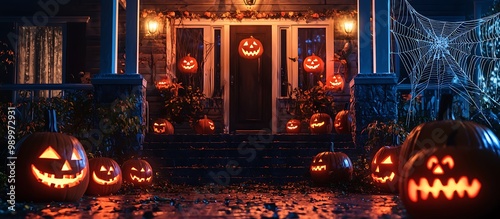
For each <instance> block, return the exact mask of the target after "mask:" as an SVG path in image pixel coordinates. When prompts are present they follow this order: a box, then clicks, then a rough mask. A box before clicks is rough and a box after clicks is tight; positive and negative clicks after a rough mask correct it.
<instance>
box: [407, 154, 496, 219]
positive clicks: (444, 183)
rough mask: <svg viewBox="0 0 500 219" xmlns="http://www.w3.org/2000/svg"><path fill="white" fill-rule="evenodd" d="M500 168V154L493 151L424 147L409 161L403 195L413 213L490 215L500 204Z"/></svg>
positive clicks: (462, 215)
mask: <svg viewBox="0 0 500 219" xmlns="http://www.w3.org/2000/svg"><path fill="white" fill-rule="evenodd" d="M499 170H500V157H499V156H498V155H496V154H495V153H493V152H491V151H487V150H477V149H470V148H463V147H462V148H455V147H447V148H433V149H424V150H422V151H420V152H419V153H417V154H416V155H415V156H413V157H412V158H411V159H410V160H409V161H408V162H407V163H406V164H405V166H404V169H403V174H404V176H403V178H402V179H403V180H402V183H401V185H400V195H401V198H402V200H403V203H404V204H405V206H406V207H407V210H408V213H410V214H411V215H417V216H420V215H419V214H426V215H433V216H434V215H436V214H437V215H440V214H441V212H442V214H443V215H445V214H446V215H447V216H448V215H449V217H451V218H455V217H460V218H463V217H464V216H466V217H465V218H472V217H470V216H475V217H477V216H478V214H482V213H486V214H489V213H491V212H495V211H498V207H499V206H500V204H498V200H499V197H498V195H500V194H499V193H500V191H499V189H498V188H497V187H498V185H499V183H500V178H499V177H498V176H497V173H498V171H499ZM440 216H441V215H440Z"/></svg>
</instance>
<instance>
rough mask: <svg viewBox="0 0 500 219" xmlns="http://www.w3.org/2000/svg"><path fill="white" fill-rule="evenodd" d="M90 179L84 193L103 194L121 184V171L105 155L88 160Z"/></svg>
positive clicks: (110, 191)
mask: <svg viewBox="0 0 500 219" xmlns="http://www.w3.org/2000/svg"><path fill="white" fill-rule="evenodd" d="M89 165H90V168H89V169H90V175H91V179H90V182H89V187H88V188H87V192H86V194H88V195H100V196H105V195H109V194H113V193H116V192H117V191H118V190H119V189H120V187H121V186H122V171H121V168H120V166H119V165H118V163H116V161H115V160H113V159H111V158H107V157H98V158H92V159H90V160H89Z"/></svg>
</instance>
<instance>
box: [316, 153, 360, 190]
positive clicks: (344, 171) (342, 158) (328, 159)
mask: <svg viewBox="0 0 500 219" xmlns="http://www.w3.org/2000/svg"><path fill="white" fill-rule="evenodd" d="M352 172H353V166H352V162H351V159H350V158H349V157H348V156H347V155H346V154H344V153H342V152H334V151H333V146H332V148H331V149H330V151H325V152H321V153H319V154H317V155H316V156H314V158H313V160H312V163H311V168H310V174H311V179H312V181H313V182H315V183H318V184H324V183H329V182H332V181H348V180H351V178H352Z"/></svg>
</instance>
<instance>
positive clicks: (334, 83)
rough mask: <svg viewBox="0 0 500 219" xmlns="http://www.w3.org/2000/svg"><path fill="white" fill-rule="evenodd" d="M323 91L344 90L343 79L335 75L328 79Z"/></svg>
mask: <svg viewBox="0 0 500 219" xmlns="http://www.w3.org/2000/svg"><path fill="white" fill-rule="evenodd" d="M325 89H327V90H331V91H342V90H343V89H344V77H342V75H340V74H335V75H333V76H332V77H329V78H328V81H327V82H326V85H325Z"/></svg>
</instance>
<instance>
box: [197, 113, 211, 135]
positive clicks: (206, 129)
mask: <svg viewBox="0 0 500 219" xmlns="http://www.w3.org/2000/svg"><path fill="white" fill-rule="evenodd" d="M194 129H195V131H196V133H198V134H213V133H215V123H214V121H212V120H211V119H209V118H207V116H206V115H205V117H204V118H203V119H200V120H198V122H197V123H196V124H195V126H194Z"/></svg>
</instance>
